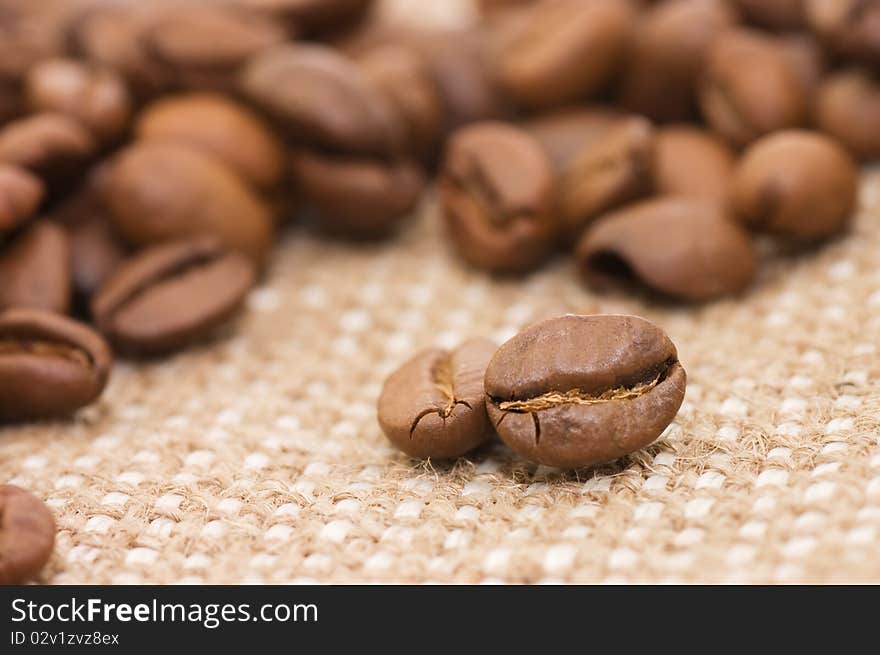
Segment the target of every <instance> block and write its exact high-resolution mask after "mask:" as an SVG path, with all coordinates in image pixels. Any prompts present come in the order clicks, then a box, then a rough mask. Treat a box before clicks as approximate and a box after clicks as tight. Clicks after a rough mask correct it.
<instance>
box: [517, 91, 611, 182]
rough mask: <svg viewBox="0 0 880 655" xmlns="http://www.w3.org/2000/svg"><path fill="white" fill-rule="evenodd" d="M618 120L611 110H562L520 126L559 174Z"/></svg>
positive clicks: (545, 114)
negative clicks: (542, 150)
mask: <svg viewBox="0 0 880 655" xmlns="http://www.w3.org/2000/svg"><path fill="white" fill-rule="evenodd" d="M621 119H622V115H621V114H620V113H619V112H617V111H616V110H614V109H613V108H610V107H602V106H599V105H592V106H587V107H565V108H563V109H557V110H554V111H551V112H548V113H544V114H540V115H538V116H535V117H534V118H532V119H530V120H528V121H526V122H524V123H523V124H522V127H523V128H524V129H525V130H526V131H528V132H529V133H530V134H531V135H532V136H533V137H535V138H536V139H537V140H538V142H539V143H540V144H541V145H542V146H543V147H544V151H545V152H546V153H547V156H548V157H550V161H551V162H552V163H553V167H554V168H555V169H556V170H557V171H559V170H561V169H562V168H563V167H564V166H565V165H566V164H568V162H569V161H571V159H573V158H574V156H575V155H576V154H578V153H579V152H581V151H582V150H584V149H585V148H586V147H587V146H589V145H590V144H592V143H595V142H596V141H597V140H598V139H600V138H601V137H602V136H604V135H605V134H606V133H607V132H608V130H610V129H612V128H613V127H614V126H615V125H617V124H618V123H619V122H620V120H621Z"/></svg>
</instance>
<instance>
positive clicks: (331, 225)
mask: <svg viewBox="0 0 880 655" xmlns="http://www.w3.org/2000/svg"><path fill="white" fill-rule="evenodd" d="M290 167H291V171H292V174H293V179H294V183H295V186H296V189H297V191H298V193H300V194H301V195H302V197H303V199H304V200H305V201H306V202H307V203H309V204H310V205H311V207H312V208H313V209H314V210H315V212H316V214H317V218H318V221H319V223H320V225H321V227H322V228H324V229H326V230H328V231H329V232H332V233H336V234H340V235H345V236H353V237H360V238H368V239H369V238H378V237H382V236H385V235H387V234H388V233H389V232H391V231H392V230H393V229H394V228H395V227H396V226H397V225H398V224H399V223H400V221H401V220H402V219H403V218H405V217H406V216H408V215H409V214H410V213H412V211H413V210H414V209H415V207H416V205H417V204H418V201H419V198H420V196H421V192H422V190H423V189H424V186H425V181H424V176H423V175H422V173H421V171H420V170H419V168H418V166H416V165H415V164H414V163H413V162H411V161H407V160H399V161H394V162H387V163H386V162H383V161H381V160H372V159H355V158H345V157H333V156H325V155H320V154H317V153H314V152H310V151H308V150H298V151H296V152H294V153H293V154H292V155H291V158H290Z"/></svg>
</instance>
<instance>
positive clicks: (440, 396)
mask: <svg viewBox="0 0 880 655" xmlns="http://www.w3.org/2000/svg"><path fill="white" fill-rule="evenodd" d="M495 348H496V346H495V344H493V343H492V342H491V341H487V340H486V339H472V340H470V341H466V342H465V343H463V344H462V345H461V346H459V347H458V348H456V349H455V350H452V351H448V350H443V349H441V348H430V349H428V350H424V351H422V352H420V353H419V354H417V355H415V356H414V357H413V358H412V359H410V360H409V361H408V362H406V363H405V364H403V366H401V367H400V368H399V369H397V370H396V371H395V372H394V373H392V374H391V376H390V377H389V378H388V379H387V380H386V381H385V386H384V387H383V388H382V394H381V395H380V396H379V405H378V416H379V425H380V426H381V427H382V431H383V432H384V433H385V435H386V436H387V437H388V439H389V440H391V443H393V444H394V445H395V446H397V447H398V448H400V450H402V451H403V452H405V453H406V454H407V455H409V456H410V457H418V458H422V459H426V458H429V457H430V458H433V459H448V458H451V457H459V456H460V455H464V454H465V453H467V452H469V451H471V450H473V449H474V448H476V447H477V446H479V445H480V444H482V443H483V442H485V441H486V439H487V438H488V437H489V436H490V434H491V430H490V428H489V423H488V420H487V418H486V395H485V392H484V390H483V376H484V374H485V373H486V365H487V364H488V363H489V359H490V358H491V357H492V354H493V353H494V352H495Z"/></svg>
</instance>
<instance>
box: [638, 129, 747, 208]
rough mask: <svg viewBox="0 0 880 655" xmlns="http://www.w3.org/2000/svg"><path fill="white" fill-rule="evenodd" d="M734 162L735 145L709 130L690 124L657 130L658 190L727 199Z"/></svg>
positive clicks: (661, 192) (656, 167)
mask: <svg viewBox="0 0 880 655" xmlns="http://www.w3.org/2000/svg"><path fill="white" fill-rule="evenodd" d="M735 165H736V153H735V152H734V150H733V148H731V147H730V146H729V145H728V144H727V142H726V141H725V140H724V139H722V138H721V137H719V136H718V135H717V134H715V133H713V132H710V131H709V130H704V129H702V128H699V127H695V126H690V125H670V126H668V127H662V128H660V129H658V130H657V135H656V139H655V148H654V187H655V190H656V191H657V193H658V194H661V195H672V196H674V195H684V196H700V197H704V198H714V199H716V200H718V201H719V202H725V201H726V200H727V195H728V191H729V187H730V180H731V177H732V176H733V168H734V166H735Z"/></svg>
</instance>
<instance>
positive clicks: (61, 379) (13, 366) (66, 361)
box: [0, 309, 113, 565]
mask: <svg viewBox="0 0 880 655" xmlns="http://www.w3.org/2000/svg"><path fill="white" fill-rule="evenodd" d="M112 364H113V356H112V354H111V352H110V348H109V347H108V346H107V343H106V342H105V341H104V339H102V338H101V336H100V335H99V334H97V333H96V332H94V331H93V330H92V329H91V328H89V327H88V326H86V325H83V324H82V323H77V322H76V321H73V320H70V319H68V318H65V317H64V316H60V315H58V314H54V313H52V312H44V311H41V310H36V309H10V310H8V311H6V312H3V313H2V314H0V421H26V420H35V419H43V418H55V417H60V416H65V415H68V414H71V413H73V412H74V411H76V410H77V409H79V408H81V407H85V406H86V405H88V404H90V403H92V402H93V401H94V400H95V399H96V398H97V397H98V396H100V395H101V392H102V391H103V390H104V386H105V385H106V384H107V378H108V377H109V375H110V368H111V366H112ZM0 516H2V512H0ZM3 561H4V558H3V557H0V565H2V562H3Z"/></svg>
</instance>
